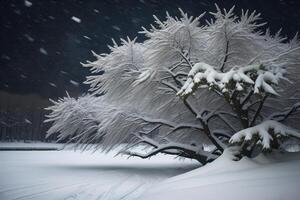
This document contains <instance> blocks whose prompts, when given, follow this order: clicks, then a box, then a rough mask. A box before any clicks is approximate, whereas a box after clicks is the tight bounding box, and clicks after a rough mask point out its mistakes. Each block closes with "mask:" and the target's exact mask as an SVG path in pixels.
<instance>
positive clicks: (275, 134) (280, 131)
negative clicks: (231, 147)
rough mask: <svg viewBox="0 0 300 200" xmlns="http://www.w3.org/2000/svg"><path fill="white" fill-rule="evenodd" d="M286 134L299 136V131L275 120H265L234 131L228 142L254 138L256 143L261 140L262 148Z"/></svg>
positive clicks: (269, 146)
mask: <svg viewBox="0 0 300 200" xmlns="http://www.w3.org/2000/svg"><path fill="white" fill-rule="evenodd" d="M287 136H292V137H297V138H300V133H299V132H297V131H296V130H294V129H292V128H290V127H287V126H285V125H283V124H281V123H279V122H277V121H273V120H267V121H264V122H262V123H261V124H258V125H256V126H253V127H250V128H247V129H244V130H241V131H239V132H237V133H235V134H234V135H233V136H232V137H231V138H230V140H229V142H230V143H241V142H243V141H251V140H255V141H254V142H255V144H257V142H261V143H262V146H263V148H264V149H270V148H271V146H272V145H271V144H272V142H273V141H275V140H277V139H279V138H280V137H287Z"/></svg>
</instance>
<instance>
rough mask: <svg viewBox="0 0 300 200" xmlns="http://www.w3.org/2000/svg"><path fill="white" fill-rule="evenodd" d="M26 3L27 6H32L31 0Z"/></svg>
mask: <svg viewBox="0 0 300 200" xmlns="http://www.w3.org/2000/svg"><path fill="white" fill-rule="evenodd" d="M24 4H25V6H26V7H31V6H32V3H31V2H30V1H27V0H25V1H24Z"/></svg>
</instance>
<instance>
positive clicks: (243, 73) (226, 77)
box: [177, 62, 284, 96]
mask: <svg viewBox="0 0 300 200" xmlns="http://www.w3.org/2000/svg"><path fill="white" fill-rule="evenodd" d="M283 73H284V70H277V71H274V72H273V71H272V70H266V69H264V68H263V66H262V65H249V66H245V67H239V68H231V69H230V70H229V71H228V72H219V71H218V70H216V68H215V67H214V66H211V65H209V64H207V63H203V62H200V63H196V64H195V65H194V66H193V68H192V69H191V70H190V72H189V74H188V79H187V80H186V82H185V83H184V85H183V86H182V88H181V89H180V90H179V91H178V93H177V95H180V96H185V95H188V94H191V93H193V92H194V90H195V89H197V87H199V86H205V87H213V86H215V87H217V88H218V89H219V90H220V91H221V92H222V93H226V92H227V91H228V90H229V88H228V87H229V83H230V82H234V83H235V88H234V89H235V90H237V91H243V90H244V87H243V85H244V84H248V85H249V84H250V85H254V86H253V90H254V93H260V92H266V93H270V94H273V95H278V94H277V92H276V91H275V90H274V89H273V87H272V85H277V84H278V81H279V79H280V78H283V76H282V74H283ZM253 75H255V76H256V79H255V80H252V78H251V77H253Z"/></svg>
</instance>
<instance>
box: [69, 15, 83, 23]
mask: <svg viewBox="0 0 300 200" xmlns="http://www.w3.org/2000/svg"><path fill="white" fill-rule="evenodd" d="M71 19H72V20H73V21H74V22H77V23H81V19H80V18H78V17H75V16H72V17H71Z"/></svg>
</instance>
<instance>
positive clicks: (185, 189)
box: [140, 150, 300, 200]
mask: <svg viewBox="0 0 300 200" xmlns="http://www.w3.org/2000/svg"><path fill="white" fill-rule="evenodd" d="M232 159H233V154H232V150H226V151H225V152H224V153H223V155H222V156H220V157H219V158H218V159H217V160H215V161H214V162H212V163H210V164H208V165H206V166H204V167H201V168H198V169H195V170H193V171H190V172H188V173H185V174H182V175H179V176H175V177H173V178H170V179H167V180H166V181H164V182H162V183H161V184H159V185H157V186H156V187H155V188H153V189H151V190H150V191H148V192H147V193H145V194H144V195H143V197H142V198H140V199H143V200H151V199H156V200H160V199H161V200H166V199H172V200H176V199H187V200H194V199H195V200H196V199H197V200H199V199H205V200H220V199H222V200H226V199H230V200H240V199H243V200H248V199H249V200H253V199H255V200H277V199H278V200H279V199H288V200H298V199H299V198H300V189H299V188H300V187H299V186H300V170H299V169H300V153H285V154H282V153H279V152H276V153H272V154H268V155H261V156H258V157H256V158H255V159H249V158H243V159H241V160H240V161H233V160H232Z"/></svg>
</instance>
